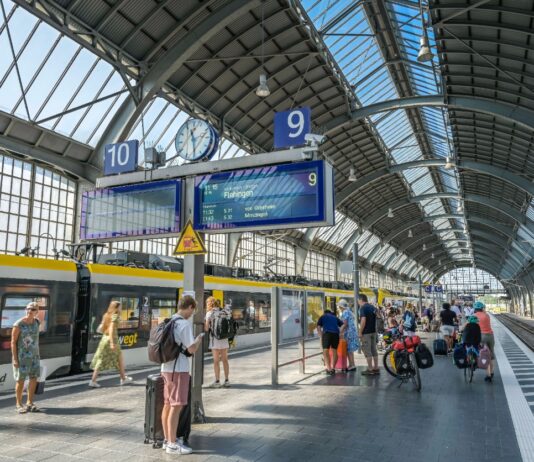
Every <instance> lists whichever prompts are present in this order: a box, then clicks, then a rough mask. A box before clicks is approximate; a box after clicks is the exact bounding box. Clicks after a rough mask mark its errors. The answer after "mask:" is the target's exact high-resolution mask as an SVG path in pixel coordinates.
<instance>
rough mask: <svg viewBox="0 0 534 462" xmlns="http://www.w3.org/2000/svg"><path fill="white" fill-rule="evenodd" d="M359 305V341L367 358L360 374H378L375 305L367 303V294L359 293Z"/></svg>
mask: <svg viewBox="0 0 534 462" xmlns="http://www.w3.org/2000/svg"><path fill="white" fill-rule="evenodd" d="M358 305H359V306H360V332H359V336H360V342H361V345H362V351H363V354H364V355H365V359H366V360H367V370H365V371H363V372H362V375H377V374H380V370H379V369H378V349H377V347H376V341H377V335H376V312H375V307H374V306H373V305H371V304H369V302H368V299H367V295H365V294H360V296H359V297H358Z"/></svg>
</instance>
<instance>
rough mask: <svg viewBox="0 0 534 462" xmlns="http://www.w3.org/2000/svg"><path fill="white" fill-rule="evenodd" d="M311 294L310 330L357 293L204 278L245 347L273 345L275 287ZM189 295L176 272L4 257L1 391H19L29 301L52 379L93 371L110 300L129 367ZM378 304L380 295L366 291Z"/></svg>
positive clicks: (0, 266)
mask: <svg viewBox="0 0 534 462" xmlns="http://www.w3.org/2000/svg"><path fill="white" fill-rule="evenodd" d="M274 286H277V287H281V288H286V289H298V290H305V291H307V293H309V296H310V303H309V304H308V323H314V322H315V321H316V320H317V317H318V316H319V315H320V314H321V313H322V311H323V309H324V307H325V306H335V303H336V301H337V300H338V299H339V298H347V299H349V300H350V302H351V303H352V301H353V300H352V297H353V294H352V291H347V290H339V289H329V288H324V287H306V286H300V285H291V284H282V283H271V282H264V281H255V280H247V279H234V278H225V277H215V276H205V291H206V293H205V295H206V296H207V295H213V296H214V297H216V298H217V299H219V300H220V301H221V303H222V304H223V305H224V306H228V307H230V308H231V310H232V313H233V316H234V319H235V320H236V321H237V323H238V325H239V330H238V341H237V343H238V346H239V348H243V347H250V346H255V345H262V344H263V345H265V344H268V343H269V342H270V329H271V288H272V287H274ZM182 288H183V274H182V273H178V272H169V271H158V270H150V269H139V268H130V267H123V266H113V265H101V264H87V265H82V264H76V263H73V262H68V261H55V260H45V259H39V258H28V257H19V256H8V255H0V392H1V391H5V390H8V389H11V388H13V386H14V382H13V376H12V366H11V350H10V349H11V330H12V326H13V323H14V322H15V321H16V320H17V319H19V318H21V317H22V316H23V315H24V309H25V307H26V305H27V304H28V303H29V302H30V301H36V302H37V303H38V304H39V305H40V308H41V309H40V313H39V316H40V320H41V323H40V331H41V332H40V341H39V343H40V354H41V360H42V363H43V364H44V365H46V368H47V371H48V376H49V377H50V376H52V377H54V376H60V375H66V374H73V373H77V372H82V371H87V370H88V367H89V364H90V361H91V359H92V356H93V354H94V352H95V351H96V348H97V345H98V342H99V340H100V337H101V335H100V334H98V333H97V332H96V329H97V327H98V325H99V324H100V321H101V319H102V316H103V314H104V312H105V310H106V309H107V307H108V305H109V303H110V301H112V300H119V301H120V302H121V304H122V312H121V320H120V322H119V342H120V344H121V348H122V350H123V353H124V358H125V362H126V364H127V365H143V364H146V363H148V358H147V354H146V344H147V340H148V337H149V333H150V329H151V327H152V326H153V325H154V324H157V323H158V322H159V321H160V320H162V319H164V318H165V317H169V316H170V315H171V314H172V313H173V312H174V311H175V310H176V305H177V300H178V298H179V297H180V294H181V291H182ZM361 292H362V293H366V294H367V295H368V296H369V297H370V298H371V299H372V300H376V295H375V292H374V291H372V290H370V289H361Z"/></svg>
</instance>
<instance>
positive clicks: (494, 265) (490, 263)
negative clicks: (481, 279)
mask: <svg viewBox="0 0 534 462" xmlns="http://www.w3.org/2000/svg"><path fill="white" fill-rule="evenodd" d="M462 261H465V262H467V263H468V265H466V266H473V262H472V260H469V259H464V260H454V261H453V260H451V261H450V262H447V263H445V264H443V265H438V264H437V262H436V263H435V264H434V265H430V269H431V270H432V272H433V273H434V275H436V274H438V273H439V272H440V269H442V268H443V267H449V266H451V265H455V264H458V263H460V262H462ZM480 262H481V263H482V264H483V265H484V266H486V267H485V268H482V265H480ZM475 265H476V266H479V267H480V268H482V269H484V270H485V271H488V268H491V274H494V273H496V274H499V262H497V261H496V260H494V259H493V258H492V257H486V256H479V257H478V258H475ZM489 272H490V271H488V273H489ZM442 274H444V273H442ZM495 277H497V276H495Z"/></svg>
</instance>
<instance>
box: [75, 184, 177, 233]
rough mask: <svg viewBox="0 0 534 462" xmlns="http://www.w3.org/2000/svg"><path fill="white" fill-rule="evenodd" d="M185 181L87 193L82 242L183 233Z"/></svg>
mask: <svg viewBox="0 0 534 462" xmlns="http://www.w3.org/2000/svg"><path fill="white" fill-rule="evenodd" d="M180 200H181V181H180V180H168V181H157V182H150V183H142V184H136V185H131V186H118V187H111V188H104V189H97V190H94V191H87V192H85V193H84V194H83V196H82V214H81V229H80V238H81V239H82V240H91V239H98V240H103V239H113V240H117V239H124V238H131V237H137V238H143V237H153V236H155V235H159V236H162V235H169V234H175V233H178V232H180Z"/></svg>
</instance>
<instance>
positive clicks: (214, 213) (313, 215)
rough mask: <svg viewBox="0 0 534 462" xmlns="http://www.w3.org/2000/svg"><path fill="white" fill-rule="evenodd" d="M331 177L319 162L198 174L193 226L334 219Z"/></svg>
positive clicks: (274, 225)
mask: <svg viewBox="0 0 534 462" xmlns="http://www.w3.org/2000/svg"><path fill="white" fill-rule="evenodd" d="M333 185H334V179H333V170H332V167H331V166H330V165H329V164H327V163H326V162H324V161H311V162H299V163H294V164H285V165H274V166H266V167H261V168H254V169H247V170H237V171H233V172H226V173H215V174H213V175H205V176H199V177H197V178H196V179H195V221H194V227H195V229H197V230H204V231H212V232H217V231H224V230H232V231H246V230H250V229H283V228H297V227H301V226H306V227H311V226H313V227H315V226H327V225H332V224H334V192H333V191H334V186H333Z"/></svg>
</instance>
